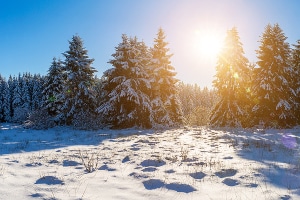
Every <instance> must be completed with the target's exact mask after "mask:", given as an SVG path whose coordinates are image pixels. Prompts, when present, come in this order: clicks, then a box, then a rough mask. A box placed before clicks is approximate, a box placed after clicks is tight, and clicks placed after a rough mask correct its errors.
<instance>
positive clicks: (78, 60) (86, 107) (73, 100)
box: [59, 35, 97, 125]
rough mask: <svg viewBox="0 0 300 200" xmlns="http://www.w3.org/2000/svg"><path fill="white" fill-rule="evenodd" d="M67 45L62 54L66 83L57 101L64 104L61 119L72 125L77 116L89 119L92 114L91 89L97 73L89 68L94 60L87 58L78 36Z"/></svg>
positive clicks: (93, 102)
mask: <svg viewBox="0 0 300 200" xmlns="http://www.w3.org/2000/svg"><path fill="white" fill-rule="evenodd" d="M69 44H70V45H69V50H68V51H66V52H65V53H63V55H64V56H65V61H64V66H65V69H64V70H65V73H66V82H65V85H64V92H63V95H62V96H61V97H60V98H59V101H62V102H64V105H63V106H62V117H63V118H64V120H65V122H66V123H67V124H72V123H73V119H74V118H77V117H78V116H79V115H80V116H82V117H83V118H84V117H85V118H89V117H91V116H92V115H93V114H94V110H95V108H94V106H95V96H94V94H93V91H92V88H93V86H94V83H95V78H94V73H95V72H97V71H96V70H95V68H94V67H92V66H91V65H92V63H93V61H94V59H91V58H89V57H88V55H87V50H86V49H85V48H84V47H83V41H82V39H81V38H80V37H79V36H77V35H76V36H73V37H72V40H71V41H69ZM84 115H86V116H84ZM73 125H74V124H73Z"/></svg>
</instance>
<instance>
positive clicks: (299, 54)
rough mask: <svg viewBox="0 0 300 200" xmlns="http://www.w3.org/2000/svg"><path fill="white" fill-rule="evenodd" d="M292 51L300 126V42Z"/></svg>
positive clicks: (296, 110)
mask: <svg viewBox="0 0 300 200" xmlns="http://www.w3.org/2000/svg"><path fill="white" fill-rule="evenodd" d="M293 46H294V48H293V49H292V63H291V64H292V67H293V71H294V73H293V75H294V76H293V80H292V81H293V83H292V84H293V89H294V91H295V93H296V106H295V115H296V117H297V124H300V40H297V43H296V44H294V45H293Z"/></svg>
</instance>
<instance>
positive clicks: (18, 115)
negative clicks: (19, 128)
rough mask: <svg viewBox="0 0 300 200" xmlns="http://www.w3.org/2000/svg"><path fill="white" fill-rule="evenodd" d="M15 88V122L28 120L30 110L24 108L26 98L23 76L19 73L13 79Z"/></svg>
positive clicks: (13, 104)
mask: <svg viewBox="0 0 300 200" xmlns="http://www.w3.org/2000/svg"><path fill="white" fill-rule="evenodd" d="M13 82H14V83H13V84H14V90H13V98H12V107H13V118H12V121H13V122H17V123H22V122H24V121H25V120H26V118H27V116H28V113H29V110H28V109H27V108H24V98H23V76H21V74H19V76H18V78H15V77H14V80H13Z"/></svg>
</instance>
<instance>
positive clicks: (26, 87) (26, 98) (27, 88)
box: [20, 73, 32, 113]
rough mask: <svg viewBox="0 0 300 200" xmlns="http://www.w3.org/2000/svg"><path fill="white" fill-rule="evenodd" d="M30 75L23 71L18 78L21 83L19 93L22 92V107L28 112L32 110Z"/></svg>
mask: <svg viewBox="0 0 300 200" xmlns="http://www.w3.org/2000/svg"><path fill="white" fill-rule="evenodd" d="M31 79H32V76H31V75H30V73H24V74H23V75H22V78H21V79H20V81H21V83H20V85H21V93H22V102H23V105H22V108H23V110H24V111H26V112H27V113H29V112H30V111H32V86H31Z"/></svg>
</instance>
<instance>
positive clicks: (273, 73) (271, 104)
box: [252, 24, 296, 127]
mask: <svg viewBox="0 0 300 200" xmlns="http://www.w3.org/2000/svg"><path fill="white" fill-rule="evenodd" d="M286 39H287V37H286V36H285V35H284V33H283V31H282V29H281V28H280V27H279V25H278V24H275V25H274V26H272V25H270V24H268V25H267V26H266V28H265V31H264V33H263V34H262V36H261V40H260V46H259V49H258V50H257V58H258V61H257V64H258V68H257V69H255V70H256V72H255V75H256V77H254V79H253V89H252V92H253V94H254V98H255V101H256V104H255V106H254V107H253V109H252V111H253V117H255V124H256V125H258V124H262V125H264V126H265V127H288V126H291V125H294V124H295V116H294V112H293V110H294V106H295V97H296V93H295V91H294V89H293V86H292V81H291V80H292V77H293V75H292V74H293V73H294V72H293V68H292V67H291V65H290V61H289V59H290V46H289V43H288V42H286Z"/></svg>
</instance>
